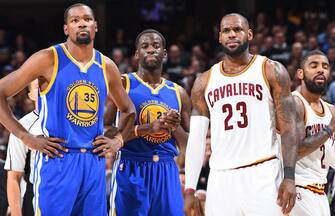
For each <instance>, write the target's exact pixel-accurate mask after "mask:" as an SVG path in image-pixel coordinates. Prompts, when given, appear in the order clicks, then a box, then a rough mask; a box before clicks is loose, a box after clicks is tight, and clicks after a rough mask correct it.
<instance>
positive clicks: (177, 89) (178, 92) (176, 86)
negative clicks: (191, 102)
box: [173, 83, 182, 112]
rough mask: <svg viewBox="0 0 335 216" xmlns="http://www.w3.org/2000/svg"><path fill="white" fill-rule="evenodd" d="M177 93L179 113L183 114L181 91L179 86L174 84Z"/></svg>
mask: <svg viewBox="0 0 335 216" xmlns="http://www.w3.org/2000/svg"><path fill="white" fill-rule="evenodd" d="M173 85H174V88H175V91H176V95H177V99H178V105H179V112H181V106H182V103H181V97H180V91H179V86H178V85H177V84H176V83H173Z"/></svg>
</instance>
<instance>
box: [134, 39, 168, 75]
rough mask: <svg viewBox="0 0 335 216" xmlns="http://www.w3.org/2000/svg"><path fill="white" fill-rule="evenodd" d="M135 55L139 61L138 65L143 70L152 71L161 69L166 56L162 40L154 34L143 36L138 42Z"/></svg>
mask: <svg viewBox="0 0 335 216" xmlns="http://www.w3.org/2000/svg"><path fill="white" fill-rule="evenodd" d="M135 55H136V56H137V58H138V59H139V64H140V65H141V66H142V67H143V68H145V69H148V70H154V69H158V68H160V67H162V64H163V59H164V57H165V56H166V49H165V48H164V47H163V43H162V38H161V37H160V36H159V35H158V34H156V33H146V34H143V35H142V36H141V37H140V39H139V41H138V45H137V50H136V54H135Z"/></svg>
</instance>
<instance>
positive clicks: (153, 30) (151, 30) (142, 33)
mask: <svg viewBox="0 0 335 216" xmlns="http://www.w3.org/2000/svg"><path fill="white" fill-rule="evenodd" d="M148 33H155V34H158V35H159V37H161V39H162V44H163V47H164V48H165V46H166V40H165V37H164V36H163V35H162V33H160V32H159V31H157V30H155V29H146V30H144V31H142V32H141V33H139V34H138V35H137V37H136V40H135V48H136V49H137V46H138V43H139V40H140V38H141V37H142V35H144V34H148Z"/></svg>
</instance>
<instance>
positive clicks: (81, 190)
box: [0, 4, 135, 216]
mask: <svg viewBox="0 0 335 216" xmlns="http://www.w3.org/2000/svg"><path fill="white" fill-rule="evenodd" d="M64 21H65V24H64V32H65V35H67V36H68V37H67V40H66V42H64V43H62V44H57V45H55V46H52V47H50V48H48V49H44V50H41V51H39V52H37V53H35V54H34V55H32V56H31V57H30V58H29V59H28V60H27V61H26V62H25V63H24V64H23V65H22V67H21V68H19V69H18V70H16V71H14V72H13V73H11V74H10V75H8V76H6V77H4V78H3V79H2V80H0V116H1V118H0V121H1V123H2V124H3V125H4V126H5V127H6V128H7V129H8V130H9V131H10V132H12V133H13V134H14V135H15V136H16V137H18V138H20V139H21V140H22V141H23V142H24V143H25V144H26V145H27V146H29V147H30V148H32V149H36V150H38V151H39V153H38V154H37V156H36V160H35V170H36V171H35V175H34V195H35V197H34V208H35V214H36V215H43V216H44V215H57V216H58V215H90V216H91V215H97V216H101V215H102V216H103V215H107V208H106V201H105V200H106V197H105V196H106V195H105V194H106V192H105V190H106V188H105V187H106V183H105V181H106V180H105V159H104V158H103V157H100V156H104V155H105V154H106V153H107V152H110V151H117V150H118V149H119V148H120V147H121V146H122V145H123V140H122V139H123V137H125V138H126V137H127V134H128V131H130V130H129V129H130V128H131V127H133V124H134V116H135V110H134V107H133V105H132V103H131V101H130V100H129V97H128V96H127V94H126V92H125V91H124V89H123V88H122V82H121V79H120V75H119V71H118V69H117V67H116V66H115V64H114V63H113V62H112V61H111V60H110V59H109V58H107V57H105V56H104V55H102V54H101V53H100V52H99V51H97V50H95V49H94V48H93V40H94V37H95V33H96V32H97V23H96V21H95V18H94V13H93V11H92V9H91V8H90V7H88V6H86V5H84V4H75V5H72V6H70V7H69V8H68V9H67V10H66V11H65V14H64ZM36 78H38V80H39V87H40V97H39V112H40V118H41V126H42V130H43V135H44V136H38V137H36V136H33V135H32V134H29V133H28V132H27V130H25V129H24V128H23V127H22V126H21V125H20V124H19V123H18V122H17V120H16V119H14V117H13V114H12V112H11V110H10V109H9V108H8V102H7V98H8V97H10V96H12V95H14V94H16V93H17V92H19V91H20V90H21V89H23V88H24V87H25V86H27V84H29V83H30V82H31V81H32V80H34V79H36ZM107 95H109V97H110V98H111V100H112V101H113V102H114V103H115V104H116V105H117V107H118V109H119V110H120V111H121V113H122V114H121V126H120V131H119V133H118V134H117V135H116V136H115V137H112V138H107V137H105V136H103V113H104V104H105V99H106V97H107ZM97 146H98V147H97ZM94 147H97V148H94ZM93 149H95V150H93ZM100 150H104V151H100Z"/></svg>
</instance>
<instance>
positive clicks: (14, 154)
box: [5, 111, 43, 182]
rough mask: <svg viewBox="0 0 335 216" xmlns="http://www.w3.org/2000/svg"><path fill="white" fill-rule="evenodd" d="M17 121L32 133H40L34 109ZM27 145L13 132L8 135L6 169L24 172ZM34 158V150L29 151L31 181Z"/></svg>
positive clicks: (31, 180)
mask: <svg viewBox="0 0 335 216" xmlns="http://www.w3.org/2000/svg"><path fill="white" fill-rule="evenodd" d="M19 122H20V123H21V125H22V126H23V127H24V128H25V129H26V130H27V131H29V132H30V133H31V134H34V135H41V134H43V133H42V130H41V124H40V122H39V118H38V114H37V113H36V112H35V111H32V112H30V113H28V114H27V115H25V116H24V117H22V118H21V119H20V120H19ZM28 150H29V149H28V147H27V146H26V145H25V144H23V142H22V141H21V140H20V139H18V138H17V137H16V136H14V135H13V134H10V135H9V140H8V150H7V158H6V163H5V169H6V170H12V171H17V172H24V168H25V165H26V157H27V153H28ZM34 158H35V151H31V157H30V177H29V180H30V182H33V179H32V176H33V173H34V170H33V168H34Z"/></svg>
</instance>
